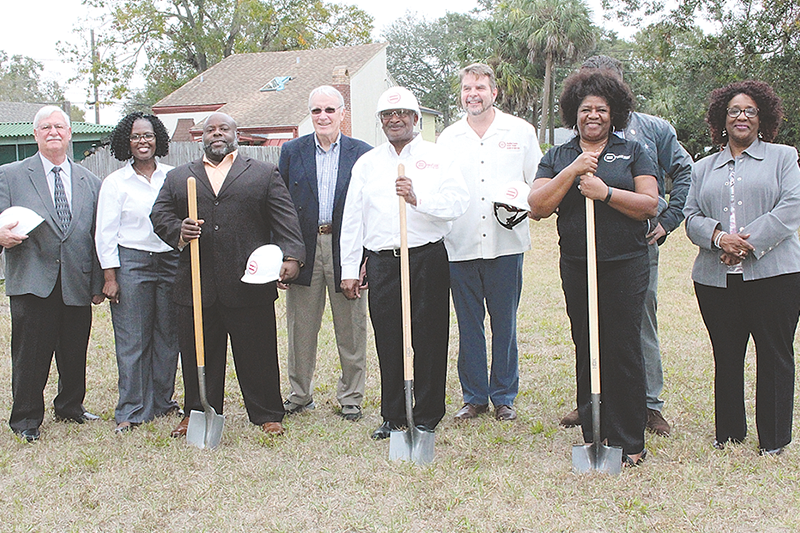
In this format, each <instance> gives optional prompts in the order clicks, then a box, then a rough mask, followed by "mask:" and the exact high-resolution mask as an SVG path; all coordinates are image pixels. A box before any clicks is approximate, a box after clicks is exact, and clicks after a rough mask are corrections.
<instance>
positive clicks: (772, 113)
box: [706, 80, 783, 146]
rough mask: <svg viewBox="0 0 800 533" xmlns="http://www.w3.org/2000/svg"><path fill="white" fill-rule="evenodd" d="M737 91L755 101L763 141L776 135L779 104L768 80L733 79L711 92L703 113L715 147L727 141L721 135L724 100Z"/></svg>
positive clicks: (724, 112)
mask: <svg viewBox="0 0 800 533" xmlns="http://www.w3.org/2000/svg"><path fill="white" fill-rule="evenodd" d="M739 94H746V95H747V96H749V97H750V98H752V99H753V100H754V101H755V102H756V105H757V106H758V132H759V134H760V135H759V136H760V137H761V138H762V140H764V141H766V142H772V141H773V140H774V139H775V136H776V135H777V134H778V128H779V127H780V124H781V120H783V105H782V104H781V99H780V97H779V96H778V95H777V94H775V91H773V90H772V87H770V86H769V84H768V83H764V82H763V81H757V80H746V81H737V82H736V83H731V84H730V85H726V86H725V87H720V88H719V89H714V90H713V91H712V92H711V99H710V100H711V101H710V102H709V104H708V113H706V123H707V124H708V129H709V131H710V132H711V141H712V142H713V143H714V144H715V145H717V146H723V145H725V144H727V143H728V137H727V136H723V135H722V133H723V132H725V131H726V130H725V121H726V119H727V117H728V102H730V101H731V99H732V98H733V97H734V96H736V95H739Z"/></svg>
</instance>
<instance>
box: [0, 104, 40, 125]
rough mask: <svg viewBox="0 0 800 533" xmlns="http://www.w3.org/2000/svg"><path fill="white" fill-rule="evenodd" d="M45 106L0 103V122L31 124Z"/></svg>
mask: <svg viewBox="0 0 800 533" xmlns="http://www.w3.org/2000/svg"><path fill="white" fill-rule="evenodd" d="M44 106H45V104H31V103H28V102H0V122H31V121H33V117H34V116H35V115H36V113H37V112H38V111H39V110H40V109H41V108H43V107H44Z"/></svg>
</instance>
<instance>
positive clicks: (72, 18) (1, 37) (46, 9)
mask: <svg viewBox="0 0 800 533" xmlns="http://www.w3.org/2000/svg"><path fill="white" fill-rule="evenodd" d="M329 1H331V0H329ZM334 1H338V3H344V4H355V5H357V6H358V7H359V8H361V9H363V10H364V11H366V12H367V13H369V14H370V15H372V16H373V17H374V18H375V21H374V26H375V32H374V34H373V38H375V39H379V37H380V34H381V32H382V30H383V29H384V28H385V27H386V26H388V25H389V24H391V23H392V22H393V21H395V20H396V19H398V18H401V17H403V16H404V15H405V13H406V11H410V12H412V13H416V14H417V15H420V16H424V18H426V19H428V20H435V19H437V18H439V17H441V16H443V15H444V14H445V13H446V12H447V11H450V12H461V13H465V12H467V11H469V10H471V9H473V8H475V7H476V6H477V1H476V0H433V1H431V0H404V1H402V2H385V1H380V0H334ZM4 4H5V5H4V6H3V19H4V21H6V24H4V26H3V31H1V32H0V50H2V51H4V52H6V53H7V54H8V55H9V56H13V55H17V54H20V55H25V56H28V57H31V58H33V59H35V60H36V61H39V62H40V63H42V65H44V71H43V73H42V78H43V79H45V80H55V81H58V82H59V84H60V85H61V86H62V88H64V89H65V93H66V96H67V98H68V99H69V100H70V101H72V102H73V104H78V103H80V102H84V101H86V100H87V96H88V95H87V92H86V91H87V87H86V84H85V83H83V84H81V83H74V84H67V83H66V80H67V79H69V78H70V77H71V76H72V75H73V73H74V69H73V68H72V66H71V65H70V64H68V63H64V62H63V61H62V59H61V58H60V56H59V54H58V52H57V50H56V43H57V42H58V41H77V40H78V36H77V35H76V34H75V33H74V29H75V28H76V27H80V26H81V25H80V21H81V19H83V18H85V15H86V13H87V11H86V10H87V8H86V7H85V6H83V5H82V4H81V0H37V1H35V6H36V13H35V14H32V13H31V12H30V6H31V5H34V2H21V1H15V2H11V1H6V2H4ZM590 5H592V6H596V7H594V10H595V23H596V24H600V23H601V16H602V10H601V8H600V7H599V0H590ZM34 17H35V23H32V21H33V20H34ZM88 30H89V28H86V29H85V30H84V31H87V32H88ZM86 119H87V120H88V121H93V120H94V112H90V111H89V110H87V113H86ZM118 119H119V112H118V111H117V110H114V109H109V110H105V109H103V110H101V115H100V122H101V123H104V124H114V123H116V121H117V120H118Z"/></svg>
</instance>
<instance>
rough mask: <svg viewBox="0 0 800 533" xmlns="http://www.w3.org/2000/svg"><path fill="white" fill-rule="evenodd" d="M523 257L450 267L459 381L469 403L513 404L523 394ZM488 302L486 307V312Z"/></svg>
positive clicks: (465, 400)
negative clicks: (488, 329)
mask: <svg viewBox="0 0 800 533" xmlns="http://www.w3.org/2000/svg"><path fill="white" fill-rule="evenodd" d="M522 259H523V254H513V255H505V256H502V257H498V258H496V259H475V260H471V261H453V262H451V263H450V286H451V290H452V293H453V305H454V307H455V310H456V317H457V318H458V333H459V345H458V377H459V380H460V381H461V390H462V392H463V394H464V402H465V403H473V404H478V405H484V404H488V403H489V400H491V401H492V403H493V404H494V405H495V406H500V405H513V403H514V399H515V398H516V397H517V392H518V390H519V367H518V364H517V362H518V355H517V308H518V307H519V295H520V292H521V291H522ZM484 302H485V307H484ZM486 310H488V311H489V319H490V324H491V328H492V366H491V373H490V372H489V371H488V370H487V357H486V334H485V330H484V327H483V321H484V317H485V312H486Z"/></svg>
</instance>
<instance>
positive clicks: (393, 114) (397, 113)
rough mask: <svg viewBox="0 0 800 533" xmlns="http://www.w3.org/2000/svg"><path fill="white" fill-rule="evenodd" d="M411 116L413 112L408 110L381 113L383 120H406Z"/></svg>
mask: <svg viewBox="0 0 800 533" xmlns="http://www.w3.org/2000/svg"><path fill="white" fill-rule="evenodd" d="M410 114H411V111H409V110H408V109H392V110H389V111H381V119H383V120H389V119H390V118H392V117H397V118H406V117H407V116H408V115H410Z"/></svg>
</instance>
